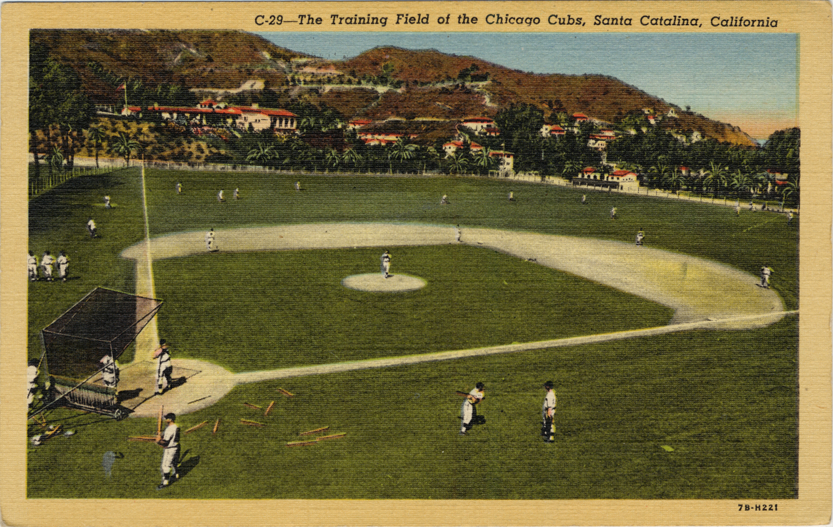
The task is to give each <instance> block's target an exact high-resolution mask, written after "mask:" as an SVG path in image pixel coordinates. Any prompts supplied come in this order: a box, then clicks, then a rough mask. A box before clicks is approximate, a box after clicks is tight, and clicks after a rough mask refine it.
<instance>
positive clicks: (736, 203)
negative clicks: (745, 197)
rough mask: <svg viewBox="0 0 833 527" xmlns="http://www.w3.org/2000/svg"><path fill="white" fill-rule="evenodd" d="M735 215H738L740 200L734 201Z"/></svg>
mask: <svg viewBox="0 0 833 527" xmlns="http://www.w3.org/2000/svg"><path fill="white" fill-rule="evenodd" d="M735 216H740V200H737V201H736V202H735Z"/></svg>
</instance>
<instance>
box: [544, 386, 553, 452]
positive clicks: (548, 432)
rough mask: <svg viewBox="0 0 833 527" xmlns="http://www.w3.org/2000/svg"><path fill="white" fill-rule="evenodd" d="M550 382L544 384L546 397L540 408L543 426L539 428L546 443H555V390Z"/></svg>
mask: <svg viewBox="0 0 833 527" xmlns="http://www.w3.org/2000/svg"><path fill="white" fill-rule="evenodd" d="M552 386H553V383H552V381H547V382H545V383H544V389H545V390H547V395H546V397H544V405H543V407H542V408H541V419H542V421H543V423H542V424H543V426H542V427H541V435H542V436H543V437H544V441H546V442H547V443H553V442H554V441H555V404H556V397H555V390H553V388H552Z"/></svg>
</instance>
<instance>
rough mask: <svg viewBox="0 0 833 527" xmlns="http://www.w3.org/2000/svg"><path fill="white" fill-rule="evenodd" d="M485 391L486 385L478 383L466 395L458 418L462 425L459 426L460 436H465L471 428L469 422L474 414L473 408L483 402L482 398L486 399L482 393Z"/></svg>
mask: <svg viewBox="0 0 833 527" xmlns="http://www.w3.org/2000/svg"><path fill="white" fill-rule="evenodd" d="M485 390H486V385H485V384H483V383H482V382H479V383H477V384H476V385H475V386H474V389H473V390H472V391H470V392H469V393H468V394H467V395H466V400H465V401H463V406H462V408H460V414H461V415H460V417H462V419H463V424H462V425H461V426H460V434H462V435H466V430H468V429H469V428H471V420H472V417H474V413H475V408H474V407H475V405H477V404H478V403H480V402H481V401H483V398H484V397H486V394H485V393H484V391H485ZM457 393H460V392H457Z"/></svg>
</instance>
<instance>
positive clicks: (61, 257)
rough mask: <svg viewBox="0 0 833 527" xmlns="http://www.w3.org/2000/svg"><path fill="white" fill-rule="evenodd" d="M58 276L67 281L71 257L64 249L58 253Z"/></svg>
mask: <svg viewBox="0 0 833 527" xmlns="http://www.w3.org/2000/svg"><path fill="white" fill-rule="evenodd" d="M57 263H58V277H59V278H60V279H61V281H62V282H66V281H67V268H69V258H68V257H67V254H66V253H65V252H64V251H61V252H60V253H58V260H57Z"/></svg>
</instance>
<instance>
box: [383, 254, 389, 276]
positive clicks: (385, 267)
mask: <svg viewBox="0 0 833 527" xmlns="http://www.w3.org/2000/svg"><path fill="white" fill-rule="evenodd" d="M382 276H383V277H384V278H390V253H389V252H388V251H387V250H385V252H384V254H382Z"/></svg>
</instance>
